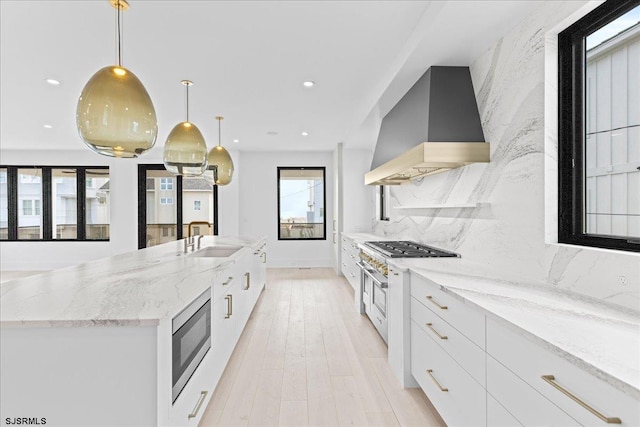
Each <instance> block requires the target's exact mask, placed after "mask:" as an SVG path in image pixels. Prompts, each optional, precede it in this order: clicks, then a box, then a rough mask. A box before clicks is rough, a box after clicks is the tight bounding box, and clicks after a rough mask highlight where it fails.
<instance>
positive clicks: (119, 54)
mask: <svg viewBox="0 0 640 427" xmlns="http://www.w3.org/2000/svg"><path fill="white" fill-rule="evenodd" d="M121 8H122V5H120V1H118V2H117V4H116V36H117V43H116V49H117V58H116V59H117V61H118V67H122V42H121V38H122V34H121V33H122V29H121V28H120V20H121V17H120V9H121Z"/></svg>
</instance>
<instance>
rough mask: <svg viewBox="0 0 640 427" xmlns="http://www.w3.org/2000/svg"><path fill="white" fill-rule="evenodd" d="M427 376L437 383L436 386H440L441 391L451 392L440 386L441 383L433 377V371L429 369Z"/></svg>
mask: <svg viewBox="0 0 640 427" xmlns="http://www.w3.org/2000/svg"><path fill="white" fill-rule="evenodd" d="M427 374H429V376H430V377H431V380H432V381H433V382H434V383H436V385H437V386H438V388H439V389H440V391H449V389H448V388H444V387H442V386H441V385H440V383H439V382H438V380H437V379H436V377H434V376H433V369H427Z"/></svg>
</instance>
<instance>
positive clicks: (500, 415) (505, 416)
mask: <svg viewBox="0 0 640 427" xmlns="http://www.w3.org/2000/svg"><path fill="white" fill-rule="evenodd" d="M521 425H522V424H521V423H520V422H519V421H518V420H516V419H515V418H514V417H513V415H511V414H510V413H509V411H507V410H506V409H505V408H504V406H502V405H501V404H500V403H499V402H498V401H497V400H495V399H494V398H493V396H491V395H490V394H488V395H487V426H489V427H516V426H521Z"/></svg>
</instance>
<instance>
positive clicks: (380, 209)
mask: <svg viewBox="0 0 640 427" xmlns="http://www.w3.org/2000/svg"><path fill="white" fill-rule="evenodd" d="M376 196H377V197H376V212H377V216H378V219H379V220H380V221H389V215H388V214H387V212H388V210H389V209H388V207H389V186H384V185H379V186H378V189H377V191H376Z"/></svg>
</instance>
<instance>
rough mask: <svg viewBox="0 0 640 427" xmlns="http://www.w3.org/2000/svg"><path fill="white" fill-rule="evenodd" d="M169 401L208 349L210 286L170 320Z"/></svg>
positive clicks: (178, 391) (189, 376) (176, 393)
mask: <svg viewBox="0 0 640 427" xmlns="http://www.w3.org/2000/svg"><path fill="white" fill-rule="evenodd" d="M172 334H173V337H172V343H171V347H172V357H171V359H172V384H173V387H172V392H171V398H172V402H174V403H175V401H176V399H177V398H178V396H179V395H180V392H181V391H182V389H184V387H185V386H186V385H187V382H188V381H189V378H191V376H192V375H193V373H194V372H195V370H196V369H197V368H198V365H200V362H202V360H203V359H204V356H205V355H206V354H207V351H209V349H210V348H211V288H208V289H207V290H206V291H205V292H203V293H202V294H200V296H198V297H197V298H196V299H195V300H193V302H192V303H191V304H189V305H188V306H187V307H185V308H184V310H182V311H181V312H180V313H178V314H177V315H176V316H175V317H174V318H173V320H172Z"/></svg>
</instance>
